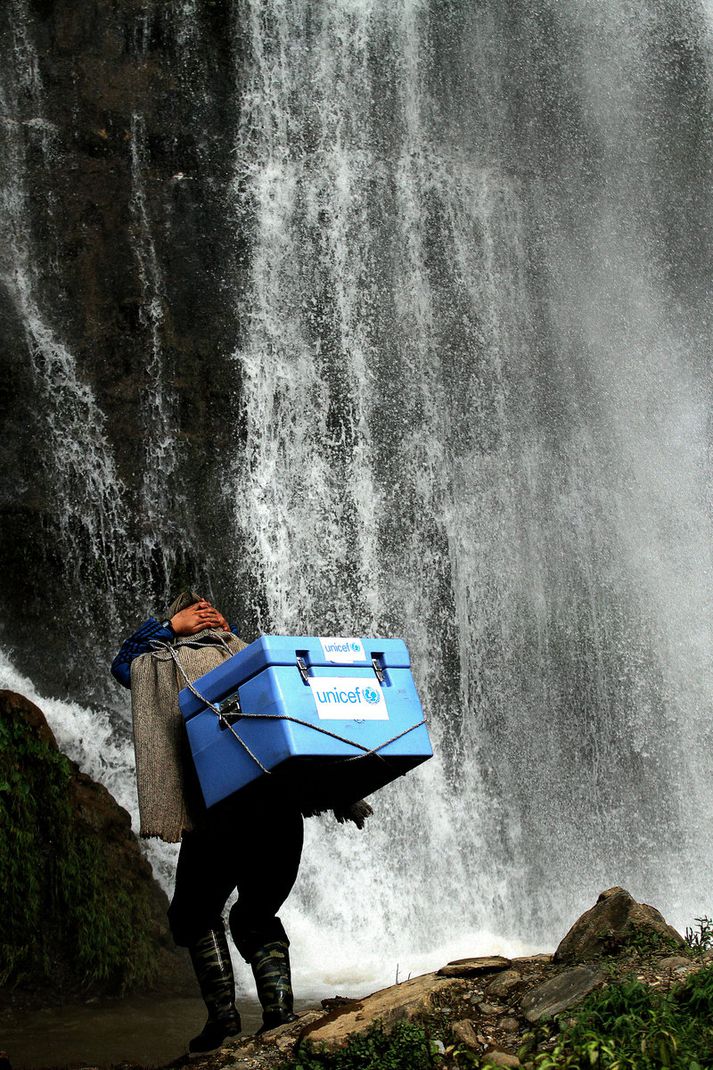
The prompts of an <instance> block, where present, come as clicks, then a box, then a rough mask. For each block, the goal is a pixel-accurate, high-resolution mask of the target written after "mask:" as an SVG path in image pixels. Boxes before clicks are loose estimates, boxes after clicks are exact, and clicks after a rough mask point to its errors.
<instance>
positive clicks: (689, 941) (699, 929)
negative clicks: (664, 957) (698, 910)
mask: <svg viewBox="0 0 713 1070" xmlns="http://www.w3.org/2000/svg"><path fill="white" fill-rule="evenodd" d="M694 921H695V922H696V928H695V929H691V928H689V927H688V926H686V937H685V939H686V947H687V948H688V949H689V950H690V951H693V952H695V953H696V954H701V955H702V954H703V952H704V951H709V950H710V948H711V947H713V918H709V917H708V916H707V915H706V914H704V915H703V917H702V918H694Z"/></svg>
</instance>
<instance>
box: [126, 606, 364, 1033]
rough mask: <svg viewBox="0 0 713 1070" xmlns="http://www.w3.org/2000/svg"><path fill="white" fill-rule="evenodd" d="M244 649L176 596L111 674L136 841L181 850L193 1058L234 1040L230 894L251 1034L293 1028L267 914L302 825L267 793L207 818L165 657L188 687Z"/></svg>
mask: <svg viewBox="0 0 713 1070" xmlns="http://www.w3.org/2000/svg"><path fill="white" fill-rule="evenodd" d="M168 647H170V648H172V652H171V650H169V649H168ZM244 647H245V643H243V641H242V640H241V639H239V638H238V636H237V635H236V634H235V632H234V630H231V628H230V626H229V625H228V622H227V621H226V619H225V617H224V616H223V615H222V613H220V611H219V610H218V609H216V608H215V606H213V605H211V603H210V602H209V601H207V600H206V599H203V598H201V597H200V596H198V595H197V594H196V593H195V592H193V591H184V592H182V594H180V595H179V596H178V598H176V599H175V600H174V602H173V603H172V604H171V606H170V607H169V609H168V610H167V611H166V615H165V618H164V619H159V618H156V617H149V619H148V620H147V621H145V622H144V623H143V624H142V625H141V626H140V627H139V628H138V629H137V630H136V631H135V632H134V633H133V635H131V636H130V637H129V638H128V639H126V640H125V642H124V643H123V645H122V647H121V649H120V650H119V652H118V654H117V655H116V657H115V658H114V661H113V662H112V666H111V672H112V675H113V676H114V678H115V679H116V680H118V682H119V683H120V684H122V685H123V686H124V687H128V688H130V689H131V692H132V719H133V732H134V746H135V751H136V772H137V782H138V794H139V812H140V817H141V830H140V834H141V836H142V837H151V836H158V837H160V838H161V839H162V840H165V841H166V842H168V843H177V842H179V841H180V844H181V848H180V852H179V856H178V865H177V869H176V883H175V889H174V894H173V899H172V901H171V905H170V907H169V911H168V919H169V926H170V929H171V934H172V936H173V938H174V940H175V942H176V944H178V945H179V946H181V947H187V948H188V950H189V952H190V956H191V961H192V963H193V967H194V969H195V972H196V977H197V979H198V983H199V986H200V990H201V995H202V996H203V999H204V1001H205V1004H206V1007H207V1010H208V1020H207V1022H206V1024H205V1026H204V1028H203V1030H202V1031H201V1032H200V1033H199V1034H198V1035H197V1036H195V1037H193V1039H192V1040H191V1041H190V1042H189V1051H190V1052H195V1053H198V1052H205V1051H212V1050H213V1049H215V1048H218V1047H220V1045H221V1044H222V1043H223V1041H224V1040H225V1039H226V1038H227V1037H230V1036H236V1035H237V1034H238V1033H239V1032H240V1029H241V1023H240V1015H239V1014H238V1011H237V1009H236V1007H235V981H234V977H233V969H232V964H231V961H230V953H229V950H228V943H227V938H226V933H225V926H224V924H223V918H222V913H223V909H224V907H225V904H226V902H227V900H228V897H229V896H230V895H231V894H232V892H233V891H235V890H236V889H237V891H238V899H237V902H236V903H235V904H234V906H233V907H232V908H231V910H230V914H229V925H230V931H231V934H232V937H233V940H234V941H235V945H236V947H237V949H238V951H239V953H240V954H241V955H242V957H243V958H244V959H245V961H246V962H247V963H249V965H250V966H251V968H252V972H253V976H254V978H255V983H256V987H257V994H258V998H259V1000H260V1003H261V1006H262V1008H263V1026H262V1029H261V1030H260V1031H261V1032H262V1031H263V1030H266V1029H272V1028H275V1027H276V1026H278V1025H282V1024H283V1023H285V1022H290V1021H293V1020H294V1019H295V1017H296V1015H295V1014H294V1011H293V995H292V982H291V972H290V959H289V951H288V948H289V940H288V938H287V934H286V932H285V929H284V927H283V925H282V922H281V921H280V919H279V917H278V916H277V912H278V910H279V909H280V907H281V906H282V904H283V903H284V901H285V899H286V898H287V896H288V895H289V893H290V890H291V889H292V886H293V884H294V883H295V880H296V878H297V872H298V869H299V864H300V857H301V853H302V842H303V821H302V814H301V813H300V810H299V807H298V806H297V804H296V803H295V802H293V801H290V800H289V799H287V798H285V797H284V796H282V795H281V794H280V792H279V790H278V789H277V788H276V787H275V786H274V785H273V784H272V783H270V784H268V783H264V784H261V785H259V786H258V789H257V790H256V791H255V792H253V793H251V794H250V795H249V796H241V793H238V794H237V795H234V796H232V797H230V798H228V799H225V800H224V801H222V802H221V803H218V804H217V805H216V806H213V807H211V808H210V809H206V807H205V804H204V802H203V799H202V796H201V792H200V788H199V786H198V783H197V780H196V778H195V772H194V770H193V765H192V761H191V760H190V757H189V756H188V755H187V754H186V740H185V735H184V730H183V720H182V718H181V715H180V711H179V708H178V692H179V690H180V688H181V687H183V686H184V680H183V679H182V678H180V677H179V675H178V669H177V666H176V664H175V661H174V657H175V656H177V657H178V659H179V660H180V665H181V669H182V672H183V673H185V674H186V676H187V677H188V678H189V679H190V680H196V679H197V678H198V677H200V676H201V675H203V674H204V673H206V672H208V671H209V670H210V669H212V668H214V667H215V666H216V665H218V664H219V663H220V662H221V661H222V660H224V659H225V658H227V657H230V656H232V654H234V653H237V651H239V650H241V649H243V648H244ZM357 823H359V822H357ZM361 824H363V819H362V821H361ZM360 827H361V825H360Z"/></svg>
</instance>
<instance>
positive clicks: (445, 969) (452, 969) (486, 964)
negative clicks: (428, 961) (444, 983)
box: [438, 955, 510, 977]
mask: <svg viewBox="0 0 713 1070" xmlns="http://www.w3.org/2000/svg"><path fill="white" fill-rule="evenodd" d="M508 966H510V959H506V958H503V956H502V955H488V956H481V957H480V958H473V959H454V960H453V962H449V963H448V965H447V966H442V967H441V968H440V970H439V971H438V973H439V976H441V977H477V975H478V974H479V973H495V972H496V971H497V970H506V969H507V968H508Z"/></svg>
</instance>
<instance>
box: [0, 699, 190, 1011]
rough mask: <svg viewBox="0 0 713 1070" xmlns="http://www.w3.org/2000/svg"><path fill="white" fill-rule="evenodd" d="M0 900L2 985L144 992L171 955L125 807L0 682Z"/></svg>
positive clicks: (161, 909)
mask: <svg viewBox="0 0 713 1070" xmlns="http://www.w3.org/2000/svg"><path fill="white" fill-rule="evenodd" d="M0 898H1V900H2V903H3V927H2V933H0V991H5V992H6V993H7V992H8V991H9V990H13V991H18V990H20V991H22V990H25V991H27V990H32V991H40V990H42V989H44V988H47V989H51V991H52V992H53V993H55V994H56V996H57V997H60V998H67V997H71V996H72V995H77V994H80V993H81V994H84V995H85V996H86V995H87V994H88V993H90V994H109V993H111V994H116V993H123V992H127V991H130V990H139V989H146V988H148V987H151V986H152V985H153V984H154V983H155V982H156V980H157V976H158V973H159V971H161V970H162V969H163V967H164V965H165V959H166V957H167V956H169V957H170V956H171V955H172V952H171V951H170V950H169V949H170V937H169V935H168V931H167V926H166V923H165V909H166V899H165V896H164V895H163V893H162V892H161V890H160V889H159V888H158V886H157V885H156V883H155V881H154V880H153V877H152V874H151V869H150V866H149V865H148V863H147V862H146V860H145V859H144V858H143V857H142V855H141V852H140V850H139V848H138V844H137V842H136V840H135V837H134V836H133V833H132V831H131V821H130V818H129V815H128V814H127V813H126V811H125V810H123V809H122V808H121V807H120V806H119V805H118V804H117V803H116V802H115V801H114V800H113V799H112V797H111V796H110V795H109V793H108V792H107V791H106V789H105V788H103V787H102V786H101V785H99V784H96V783H95V782H94V781H92V780H91V778H90V777H88V776H86V775H84V774H83V773H81V772H80V771H79V770H78V768H77V767H76V765H74V763H73V762H71V761H70V760H69V759H68V758H67V757H66V756H65V755H64V754H62V753H61V752H60V751H59V749H58V748H57V744H56V742H55V739H54V736H53V735H52V732H51V730H50V729H49V727H48V725H47V723H46V721H45V719H44V716H43V714H42V713H41V711H40V710H39V709H38V708H37V707H36V706H34V705H33V704H32V703H31V702H29V701H28V700H27V699H25V698H23V697H22V696H20V695H16V694H14V693H13V692H10V691H0ZM179 972H180V970H179Z"/></svg>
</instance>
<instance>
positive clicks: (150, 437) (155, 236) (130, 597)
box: [0, 0, 241, 683]
mask: <svg viewBox="0 0 713 1070" xmlns="http://www.w3.org/2000/svg"><path fill="white" fill-rule="evenodd" d="M233 18H234V13H233V12H232V8H231V5H229V4H226V3H213V2H201V3H200V4H192V3H185V4H183V5H178V4H162V3H145V2H133V0H96V2H94V3H90V4H75V3H72V2H70V0H56V2H52V0H34V2H31V3H30V2H25V0H12V2H11V3H8V4H5V5H3V6H2V10H1V11H0V55H1V56H2V63H3V71H4V74H3V83H2V89H3V98H4V99H3V108H2V109H1V110H2V112H3V114H2V122H1V123H0V136H2V138H3V145H2V146H1V148H2V156H3V164H2V166H1V167H0V179H1V180H2V192H3V195H4V196H5V198H6V202H7V203H8V204H9V205H10V217H9V223H8V234H7V235H6V237H7V241H6V247H5V250H4V253H3V269H4V271H3V274H4V276H5V278H6V279H9V283H8V285H7V286H5V287H0V334H1V335H2V339H3V345H2V348H0V384H1V386H0V405H2V410H3V418H4V428H5V432H4V434H3V437H2V441H1V442H0V469H1V471H2V475H1V476H0V555H1V558H2V560H3V561H4V563H5V566H6V568H5V572H4V583H3V591H2V596H1V597H0V601H1V602H2V605H1V606H0V610H2V611H3V612H4V616H5V618H6V620H7V619H10V618H12V619H13V621H14V623H13V625H12V627H11V628H9V629H8V631H9V633H10V635H11V636H12V641H13V643H15V644H17V645H18V647H19V650H20V652H21V653H20V660H21V663H22V665H23V667H24V668H26V669H30V670H31V671H33V672H36V673H38V674H39V677H40V678H44V679H48V678H49V679H51V680H54V681H55V682H58V681H61V682H63V683H66V682H69V681H70V679H74V680H75V681H76V680H77V679H79V678H80V677H81V671H80V668H81V666H80V665H79V664H73V663H72V662H71V659H70V662H69V663H68V662H67V660H66V657H62V662H63V667H62V670H61V672H60V670H59V668H58V665H57V664H56V663H55V665H54V667H51V666H50V661H51V659H48V657H47V653H48V652H45V655H44V657H43V658H39V657H37V656H35V655H34V654H33V652H32V642H31V638H30V637H31V635H32V633H33V630H34V629H36V627H37V625H38V623H40V622H42V628H43V631H46V630H47V629H46V625H47V624H48V623H49V624H54V625H55V626H64V625H65V623H66V611H65V606H66V603H67V599H68V598H69V599H70V600H71V599H72V598H73V599H76V600H78V601H82V602H83V603H84V605H85V608H84V610H83V616H84V617H85V618H87V619H88V625H89V627H91V628H92V630H93V631H94V633H95V641H97V642H99V643H100V644H101V643H104V644H106V646H107V650H108V649H109V648H110V645H111V643H112V642H113V641H115V638H116V635H117V634H118V633H119V632H120V631H121V628H122V627H124V626H126V625H128V623H129V622H131V621H132V620H133V619H134V618H135V616H136V615H137V614H140V613H141V612H142V610H143V608H144V606H145V605H146V604H147V603H150V601H151V599H152V598H154V599H159V600H160V598H162V597H164V596H165V595H166V594H167V592H168V591H170V589H171V588H172V587H174V586H175V585H176V584H178V583H180V582H182V581H183V579H184V578H185V579H193V580H194V582H195V580H196V578H197V579H198V581H199V582H200V581H201V580H202V581H203V583H204V586H205V583H206V577H207V576H208V575H209V574H210V576H211V580H212V584H213V589H214V591H215V592H217V594H218V595H219V594H220V591H221V583H222V578H221V577H222V576H223V575H224V574H225V567H226V555H225V554H224V553H223V552H222V551H221V550H220V532H221V531H224V530H225V528H226V513H225V510H226V508H228V507H229V502H228V501H226V500H223V499H222V498H221V496H220V494H218V495H216V494H215V493H208V492H207V491H206V488H207V487H216V486H217V487H220V482H221V481H220V469H221V467H222V466H224V463H225V457H226V456H227V453H228V452H229V451H230V450H231V436H232V434H233V433H234V432H233V431H232V430H231V429H232V428H234V426H235V423H236V420H235V404H236V397H237V396H238V383H237V375H238V369H237V367H236V365H235V363H234V362H233V361H232V360H231V352H232V349H233V347H234V345H235V332H236V322H235V321H236V315H235V286H236V280H237V279H238V278H239V272H238V270H237V258H239V256H240V255H241V254H240V249H239V248H238V247H236V241H235V227H234V220H232V219H231V218H230V215H231V206H230V198H229V190H230V182H231V177H232V164H233V158H234V150H235V130H234V128H233V123H234V116H235V106H234V97H235V92H236V73H235V72H236V65H238V63H239V58H238V56H237V55H236V49H237V48H238V47H239V37H238V36H237V35H236V34H235V32H234V27H233V24H232V20H233ZM67 359H69V360H70V363H71V374H68V372H67V368H66V367H65V366H64V365H65V363H66V361H67ZM85 389H88V390H89V391H90V392H91V395H92V397H93V402H94V403H95V404H94V405H92V404H91V403H89V402H87V399H86V397H83V396H82V392H83V391H84V390H85ZM53 405H54V406H55V409H54V410H53V408H52V407H53ZM49 422H52V423H53V427H52V429H51V430H48V423H49ZM92 424H93V425H94V426H93V427H91V426H88V425H92ZM77 425H79V426H77ZM83 434H84V436H85V438H86V442H83V441H82V435H83ZM63 437H64V439H65V441H67V442H69V440H70V439H73V440H74V442H75V445H74V449H75V450H77V451H79V452H80V453H81V451H82V450H84V451H85V452H86V451H89V452H92V451H94V452H95V453H96V457H95V458H94V459H93V460H94V469H93V472H94V474H93V476H91V475H90V481H91V479H93V481H94V482H93V485H92V486H89V487H88V486H87V485H82V480H81V479H80V480H77V479H75V478H73V472H74V471H75V470H74V469H73V467H72V465H73V460H72V458H71V457H69V458H66V457H64V456H62V447H61V440H62V438H63ZM102 439H103V440H104V442H105V443H107V444H108V448H107V450H106V453H107V455H110V456H111V457H112V458H113V460H114V461H115V464H116V468H115V471H114V472H113V473H112V472H107V471H106V464H105V458H104V456H103V455H102V448H101V447H102ZM167 440H168V442H169V446H168V451H169V454H170V456H167V454H166V450H165V449H164V446H165V443H166V441H167ZM58 473H59V474H58ZM63 479H64V480H65V481H66V484H67V485H66V486H61V487H60V488H59V489H58V484H61V482H62V480H63ZM147 480H148V484H147ZM117 487H118V488H119V490H120V492H121V495H123V497H121V502H120V505H121V509H120V511H118V512H117V511H116V510H114V507H113V506H112V504H111V503H112V500H115V499H116V498H117V497H119V496H120V495H117V491H116V488H117ZM156 488H158V489H159V491H160V495H159V494H158V493H157V489H156ZM60 491H61V493H60ZM92 496H93V498H92ZM157 497H160V500H157ZM83 499H86V501H84V500H83ZM90 499H91V500H90ZM102 513H104V514H105V516H104V518H103V519H102ZM97 517H99V519H100V521H101V523H102V524H103V526H104V528H105V529H107V530H104V531H102V532H100V533H99V534H97ZM117 517H119V519H117ZM87 518H89V519H87ZM122 518H128V519H126V522H125V523H124V520H123V519H122ZM112 528H113V530H111V529H112ZM92 543H93V545H92ZM122 544H128V545H126V546H122ZM216 547H217V549H216ZM124 549H125V550H126V553H124ZM107 562H108V563H107ZM221 569H222V572H221ZM87 600H89V602H90V604H89V605H88V606H87V605H86V602H87ZM112 600H113V602H112ZM110 603H112V604H111V605H110ZM230 608H231V609H234V607H230ZM117 618H118V619H117ZM119 622H120V623H119ZM60 649H61V647H58V656H59V650H60ZM23 652H24V653H23ZM49 653H50V654H51V653H52V650H51V647H50V651H49Z"/></svg>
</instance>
